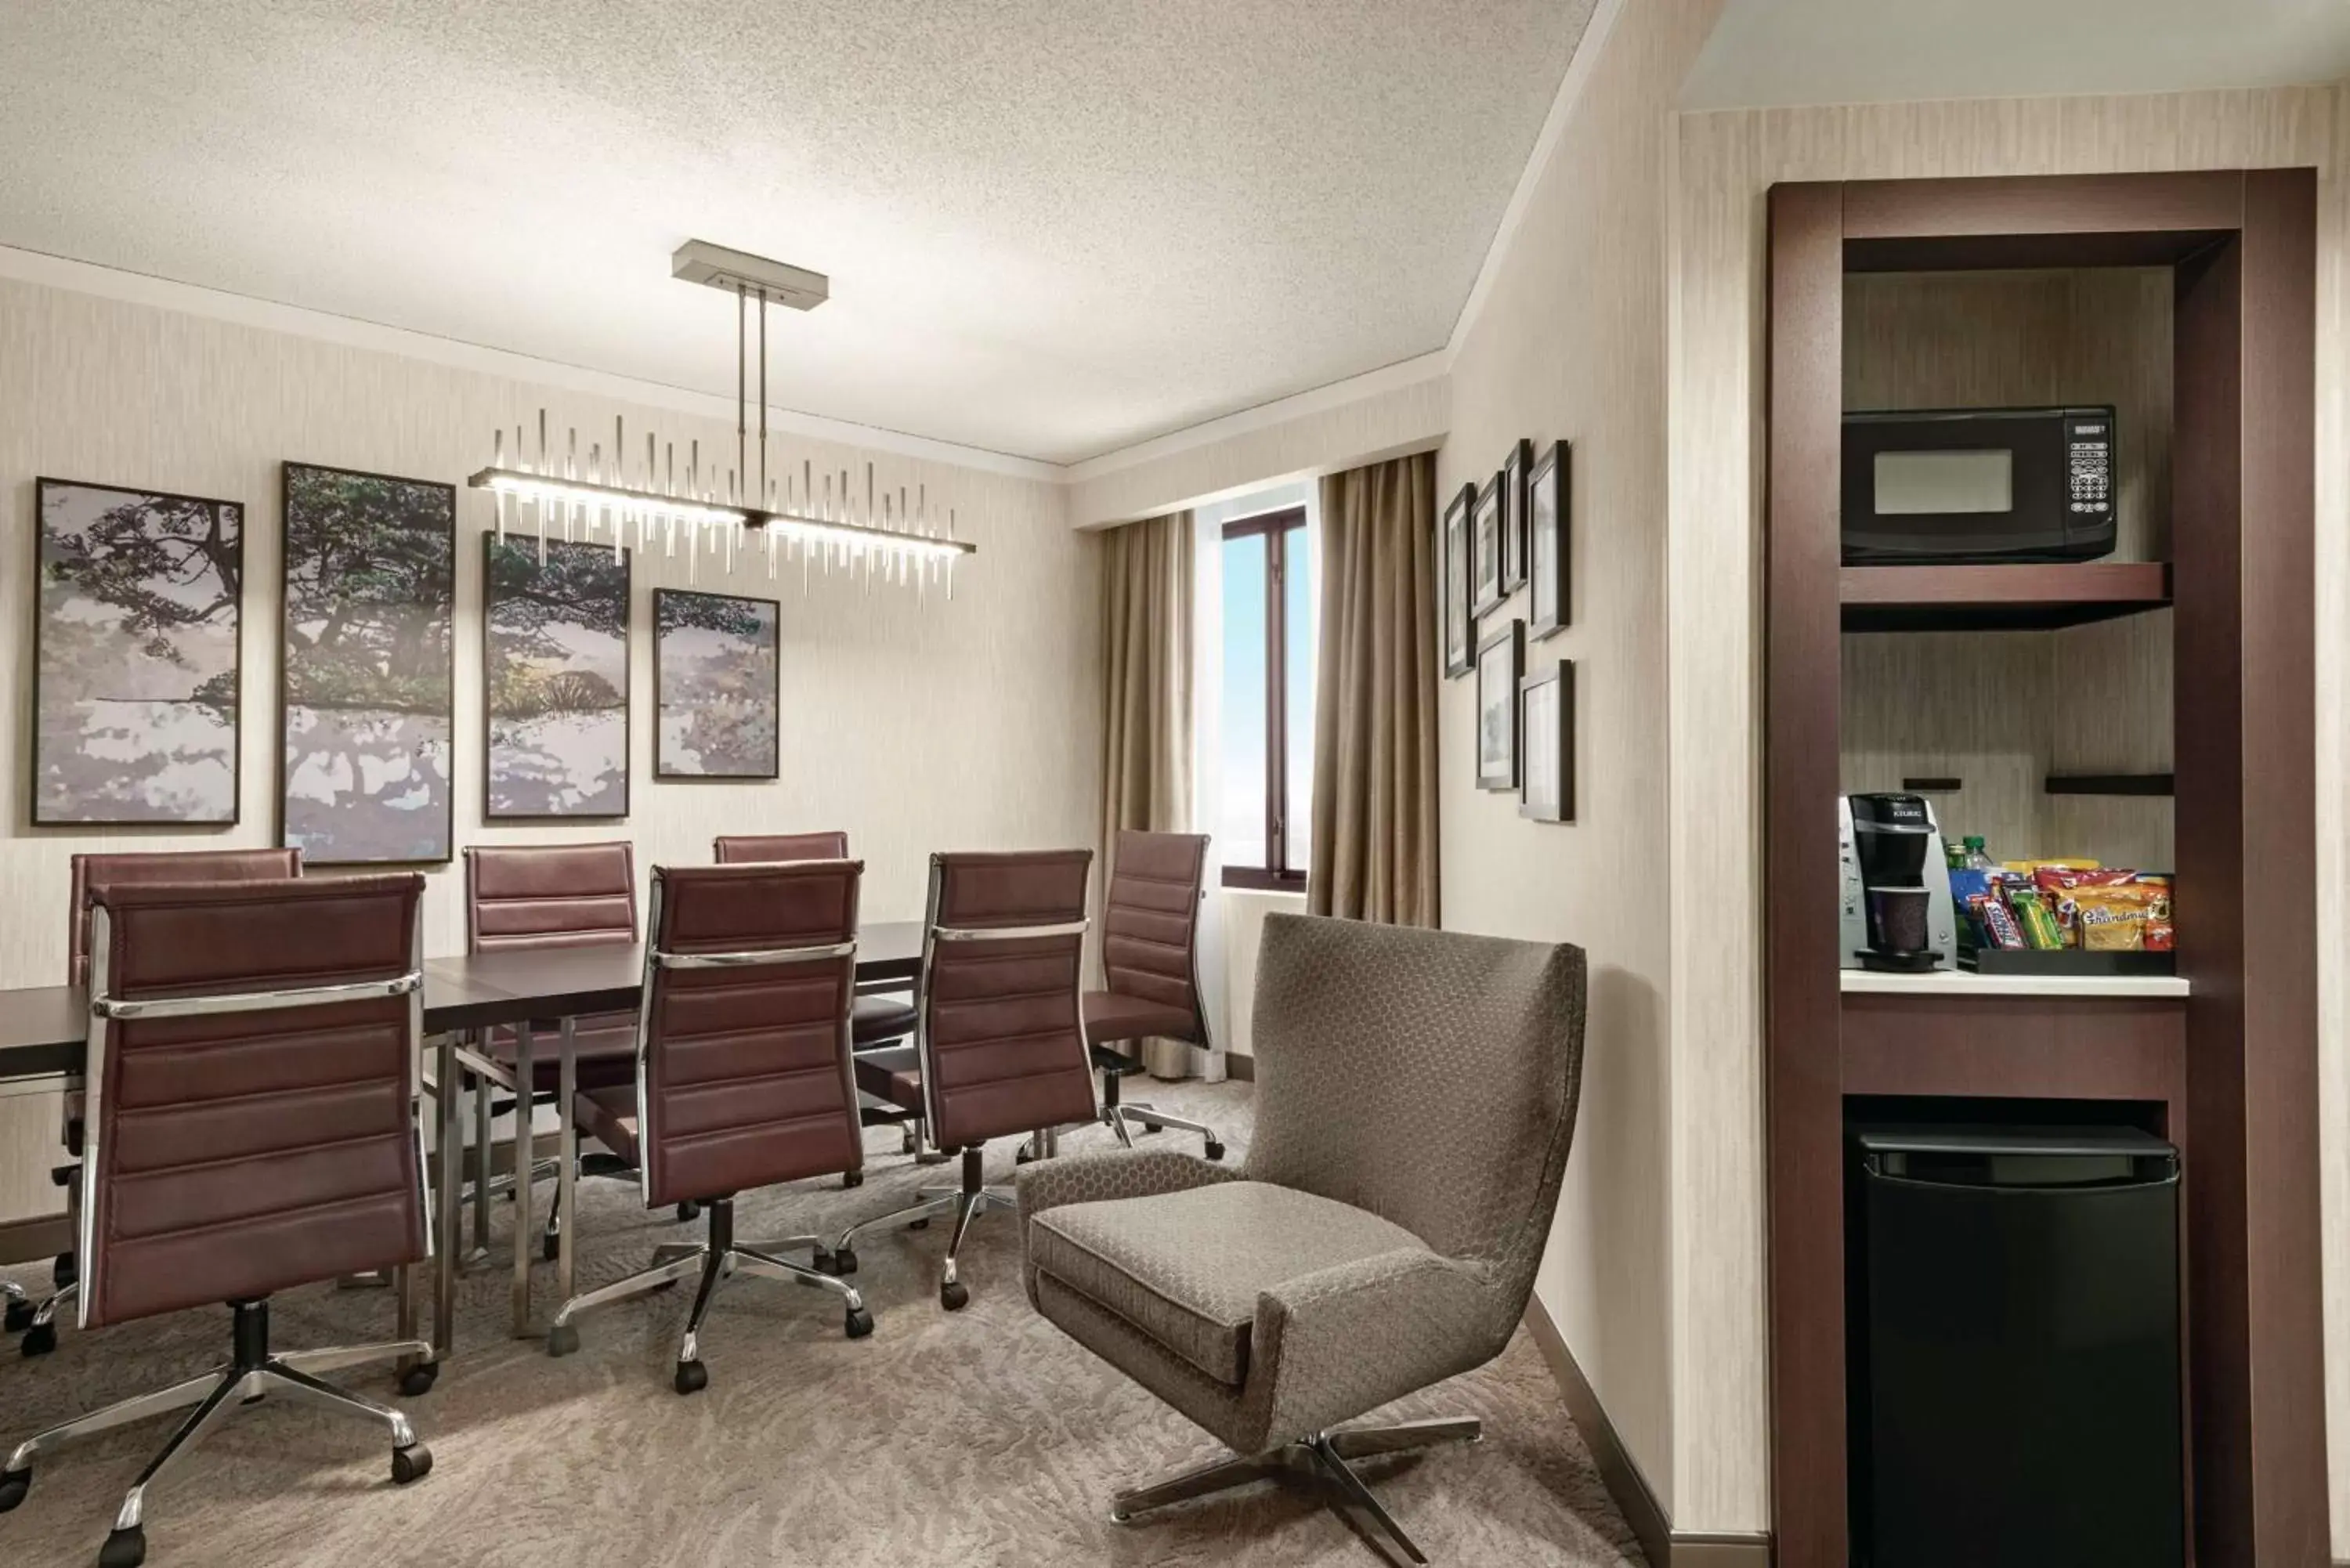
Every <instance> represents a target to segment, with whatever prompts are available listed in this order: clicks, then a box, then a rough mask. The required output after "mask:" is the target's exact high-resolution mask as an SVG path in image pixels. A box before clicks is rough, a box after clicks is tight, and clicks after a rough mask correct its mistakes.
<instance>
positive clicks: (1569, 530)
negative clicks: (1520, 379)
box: [1526, 441, 1574, 640]
mask: <svg viewBox="0 0 2350 1568" xmlns="http://www.w3.org/2000/svg"><path fill="white" fill-rule="evenodd" d="M1572 456H1573V454H1572V453H1571V452H1569V451H1568V449H1567V443H1566V442H1565V441H1553V442H1551V443H1550V446H1549V448H1548V450H1546V451H1545V452H1543V454H1542V456H1541V457H1539V458H1537V459H1536V460H1535V462H1534V468H1533V469H1532V471H1530V472H1528V474H1527V475H1526V559H1527V577H1528V580H1529V582H1530V583H1531V585H1532V587H1533V593H1532V596H1531V597H1530V598H1529V599H1528V601H1527V605H1526V614H1527V622H1528V624H1527V627H1526V635H1527V636H1528V637H1529V638H1533V639H1537V640H1539V639H1543V638H1545V637H1549V636H1551V635H1552V634H1554V633H1555V632H1559V631H1564V630H1565V628H1566V625H1567V622H1568V621H1569V620H1571V619H1572V618H1573V617H1574V607H1573V606H1574V600H1573V598H1572V597H1571V590H1572V588H1573V586H1574V576H1573V560H1574V555H1573V545H1574V529H1573V527H1572V525H1571V518H1570V514H1569V511H1568V497H1569V494H1570V493H1571V486H1570V485H1569V483H1568V480H1569V478H1570V473H1571V469H1572Z"/></svg>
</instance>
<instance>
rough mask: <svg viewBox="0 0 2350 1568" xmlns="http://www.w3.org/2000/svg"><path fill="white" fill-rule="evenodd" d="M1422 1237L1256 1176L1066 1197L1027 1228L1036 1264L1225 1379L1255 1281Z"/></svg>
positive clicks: (1233, 1381) (1232, 1374) (1241, 1340)
mask: <svg viewBox="0 0 2350 1568" xmlns="http://www.w3.org/2000/svg"><path fill="white" fill-rule="evenodd" d="M1421 1245H1422V1244H1421V1242H1420V1241H1419V1238H1418V1237H1417V1236H1414V1235H1413V1234H1412V1233H1411V1232H1410V1231H1407V1230H1405V1229H1404V1228H1403V1227H1402V1226H1400V1225H1397V1224H1394V1223H1392V1222H1391V1221H1388V1220H1382V1219H1380V1218H1379V1217H1378V1215H1376V1214H1373V1213H1371V1212H1370V1211H1369V1210H1363V1209H1357V1208H1354V1207H1352V1206H1351V1205H1349V1204H1345V1203H1339V1202H1336V1201H1334V1200H1333V1199H1327V1198H1317V1197H1315V1195H1314V1194H1313V1193H1310V1192H1301V1191H1299V1190H1297V1189H1295V1188H1291V1187H1274V1186H1272V1185H1270V1184H1269V1183H1266V1182H1262V1181H1220V1182H1215V1183H1213V1184H1211V1185H1210V1186H1206V1187H1196V1188H1193V1189H1190V1190H1188V1191H1183V1192H1167V1193H1160V1194H1159V1195H1157V1196H1155V1197H1150V1198H1128V1199H1111V1200H1108V1201H1106V1202H1098V1203H1070V1204H1066V1205H1063V1206H1062V1207H1060V1208H1056V1209H1048V1210H1045V1211H1044V1212H1043V1213H1042V1214H1039V1215H1038V1216H1036V1219H1035V1222H1034V1223H1033V1224H1032V1225H1031V1226H1030V1227H1029V1231H1028V1246H1029V1252H1030V1257H1031V1258H1032V1260H1033V1261H1034V1262H1035V1266H1036V1268H1037V1269H1038V1270H1039V1271H1040V1272H1044V1273H1047V1274H1051V1275H1052V1276H1054V1277H1055V1279H1057V1280H1059V1281H1060V1282H1062V1283H1063V1284H1066V1285H1067V1286H1068V1287H1070V1288H1071V1289H1072V1290H1075V1291H1077V1292H1079V1293H1083V1294H1084V1295H1086V1296H1087V1297H1089V1298H1090V1299H1092V1300H1093V1301H1094V1302H1095V1303H1097V1304H1099V1305H1101V1306H1103V1307H1106V1308H1107V1309H1108V1310H1109V1311H1111V1312H1114V1313H1116V1314H1118V1315H1119V1316H1120V1317H1122V1318H1124V1319H1125V1320H1126V1321H1127V1322H1128V1323H1129V1324H1133V1325H1134V1326H1135V1327H1136V1328H1137V1329H1139V1330H1140V1331H1141V1332H1142V1333H1144V1334H1149V1336H1150V1337H1151V1338H1153V1339H1155V1340H1157V1341H1158V1342H1159V1344H1161V1345H1165V1346H1166V1347H1167V1348H1168V1349H1169V1350H1170V1351H1172V1352H1174V1353H1175V1354H1176V1355H1180V1356H1181V1357H1182V1358H1183V1359H1184V1360H1186V1361H1188V1362H1190V1363H1191V1365H1192V1366H1196V1367H1198V1368H1199V1369H1200V1370H1201V1371H1202V1372H1204V1373H1206V1374H1207V1375H1208V1376H1211V1377H1212V1378H1214V1379H1216V1380H1217V1381H1218V1382H1220V1383H1223V1384H1228V1385H1230V1386H1233V1387H1238V1386H1240V1385H1241V1384H1242V1383H1243V1381H1244V1380H1245V1379H1246V1378H1247V1376H1248V1356H1249V1330H1250V1327H1251V1326H1252V1325H1253V1324H1254V1323H1255V1322H1256V1303H1257V1296H1258V1294H1259V1293H1262V1292H1263V1291H1265V1290H1267V1289H1270V1288H1271V1287H1273V1286H1274V1285H1278V1284H1281V1283H1283V1282H1286V1281H1289V1280H1294V1279H1296V1278H1298V1277H1299V1276H1301V1275H1304V1274H1310V1273H1314V1272H1316V1271H1318V1270H1322V1269H1327V1268H1332V1267H1335V1266H1336V1265H1337V1264H1340V1263H1348V1262H1355V1261H1356V1260H1357V1259H1361V1258H1370V1257H1377V1256H1378V1254H1380V1253H1382V1252H1392V1251H1396V1250H1397V1249H1398V1248H1406V1247H1409V1248H1421ZM1423 1250H1424V1249H1423Z"/></svg>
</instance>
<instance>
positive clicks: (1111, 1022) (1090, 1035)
mask: <svg viewBox="0 0 2350 1568" xmlns="http://www.w3.org/2000/svg"><path fill="white" fill-rule="evenodd" d="M1085 1011H1086V1038H1087V1040H1142V1039H1147V1038H1149V1037H1151V1036H1153V1035H1159V1036H1164V1037H1165V1038H1167V1039H1170V1040H1190V1041H1192V1042H1194V1043H1195V1044H1196V1043H1197V1040H1198V1037H1199V1033H1200V1021H1199V1020H1198V1019H1197V1018H1196V1017H1194V1016H1192V1013H1191V1010H1190V1009H1189V1008H1183V1007H1175V1006H1170V1004H1168V1003H1167V1002H1150V1001H1147V1000H1146V999H1144V998H1142V997H1139V996H1128V995H1126V994H1125V993H1124V992H1116V991H1089V992H1086V996H1085Z"/></svg>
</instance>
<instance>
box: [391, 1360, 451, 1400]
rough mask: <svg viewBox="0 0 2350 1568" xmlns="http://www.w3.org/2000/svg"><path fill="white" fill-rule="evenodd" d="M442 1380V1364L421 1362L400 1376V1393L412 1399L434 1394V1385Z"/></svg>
mask: <svg viewBox="0 0 2350 1568" xmlns="http://www.w3.org/2000/svg"><path fill="white" fill-rule="evenodd" d="M440 1380H441V1364H440V1363H439V1362H437V1361H421V1362H418V1363H417V1364H416V1365H415V1366H411V1367H410V1368H409V1369H408V1370H407V1371H405V1372H403V1373H401V1374H400V1392H401V1393H402V1394H405V1395H407V1396H408V1397H410V1398H411V1399H412V1398H414V1397H417V1396H418V1395H420V1394H430V1393H432V1385H433V1384H435V1383H437V1382H439V1381H440Z"/></svg>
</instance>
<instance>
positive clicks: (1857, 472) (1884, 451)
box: [1842, 407, 2114, 566]
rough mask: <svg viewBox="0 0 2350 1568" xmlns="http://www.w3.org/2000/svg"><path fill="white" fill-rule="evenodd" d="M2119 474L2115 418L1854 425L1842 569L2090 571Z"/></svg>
mask: <svg viewBox="0 0 2350 1568" xmlns="http://www.w3.org/2000/svg"><path fill="white" fill-rule="evenodd" d="M2113 473H2114V410H2112V409H2111V408H2109V407H2106V408H2099V407H2075V408H2053V409H1914V410H1912V409H1905V410H1893V411H1861V412H1852V413H1847V414H1846V415H1845V417H1844V483H1843V487H1842V500H1843V513H1844V516H1843V535H1844V564H1845V565H1846V566H1899V565H1913V566H1923V565H1956V564H1960V563H1982V562H1995V561H2087V560H2094V559H2095V558H2096V557H2097V556H2103V555H2106V554H2108V553H2109V552H2111V551H2112V549H2113V547H2114V478H2113Z"/></svg>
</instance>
